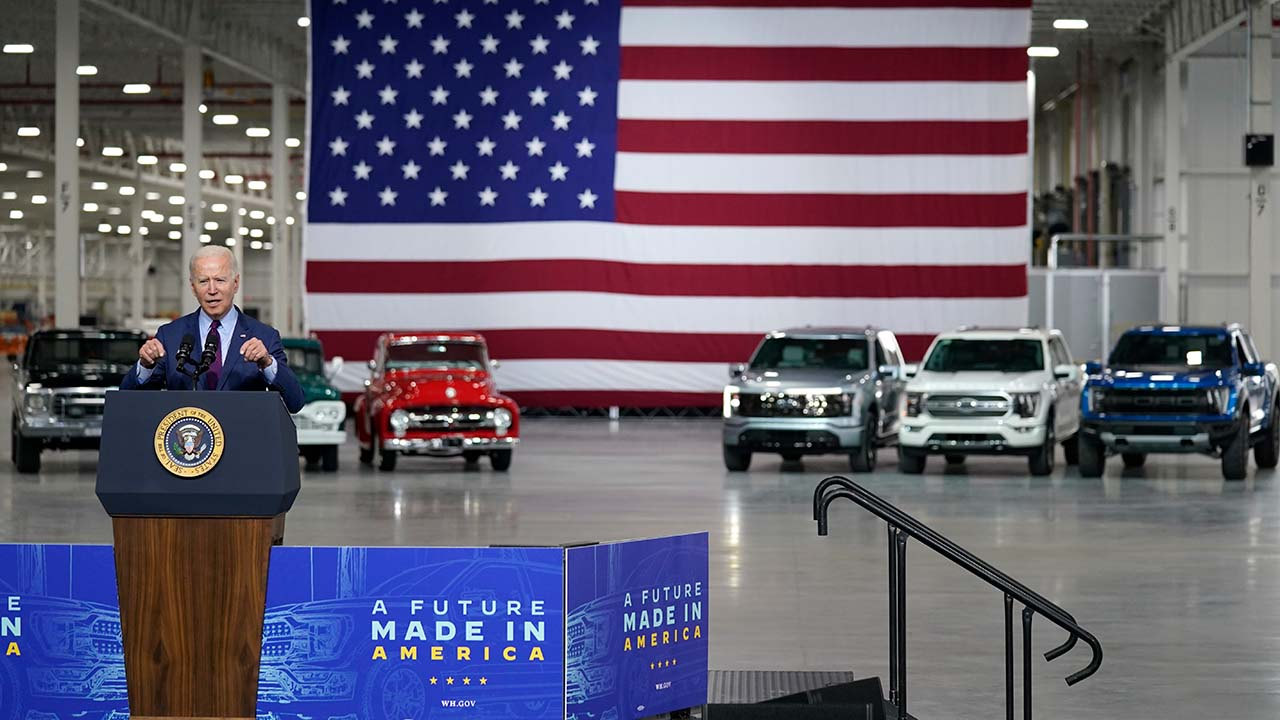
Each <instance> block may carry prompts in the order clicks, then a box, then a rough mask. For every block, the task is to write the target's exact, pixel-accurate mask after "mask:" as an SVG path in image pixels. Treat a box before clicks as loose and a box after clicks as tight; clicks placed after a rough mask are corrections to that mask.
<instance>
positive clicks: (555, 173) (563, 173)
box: [547, 160, 569, 181]
mask: <svg viewBox="0 0 1280 720" xmlns="http://www.w3.org/2000/svg"><path fill="white" fill-rule="evenodd" d="M547 170H548V171H549V172H550V173H551V179H552V181H557V180H564V179H566V178H567V177H568V175H569V166H568V165H565V164H564V163H562V162H560V161H559V160H557V161H556V164H555V165H552V166H551V167H549V168H547Z"/></svg>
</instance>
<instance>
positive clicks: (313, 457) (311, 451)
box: [298, 447, 320, 470]
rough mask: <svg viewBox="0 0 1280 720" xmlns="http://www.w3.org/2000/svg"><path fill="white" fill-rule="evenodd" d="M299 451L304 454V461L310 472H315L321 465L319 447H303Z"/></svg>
mask: <svg viewBox="0 0 1280 720" xmlns="http://www.w3.org/2000/svg"><path fill="white" fill-rule="evenodd" d="M298 451H299V452H300V453H302V459H303V460H305V461H306V462H307V469H308V470H315V469H316V468H317V467H319V465H320V448H318V447H301V448H298Z"/></svg>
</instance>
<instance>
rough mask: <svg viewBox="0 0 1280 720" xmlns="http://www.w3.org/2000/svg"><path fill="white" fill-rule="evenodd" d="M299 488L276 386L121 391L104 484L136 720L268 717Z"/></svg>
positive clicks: (108, 413) (109, 424)
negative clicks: (276, 551) (270, 582)
mask: <svg viewBox="0 0 1280 720" xmlns="http://www.w3.org/2000/svg"><path fill="white" fill-rule="evenodd" d="M298 489H299V477H298V444H297V435H296V432H295V430H294V426H293V420H292V419H291V418H290V417H289V413H288V411H287V410H286V409H285V407H284V403H283V402H282V401H281V399H280V397H279V395H277V394H276V393H269V392H183V391H164V392H123V391H122V392H113V393H108V395H107V402H106V408H105V416H104V418H103V432H102V451H101V457H100V460H99V464H98V483H97V493H98V498H99V499H100V500H101V501H102V505H103V507H104V508H105V509H106V511H107V513H108V514H109V515H111V517H112V527H113V535H114V540H115V560H116V582H117V586H118V592H119V597H120V622H121V630H122V633H123V636H124V659H125V675H126V680H127V683H128V689H129V710H130V715H131V717H133V718H134V720H147V719H149V718H243V719H252V718H254V717H255V715H256V707H257V694H258V662H259V658H260V657H261V652H262V616H263V611H264V609H265V607H266V594H267V566H268V562H269V559H270V555H271V546H272V545H273V544H278V543H279V542H280V540H281V539H282V538H283V534H284V514H285V512H286V511H288V509H289V508H290V507H291V506H292V505H293V500H294V498H296V497H297V494H298Z"/></svg>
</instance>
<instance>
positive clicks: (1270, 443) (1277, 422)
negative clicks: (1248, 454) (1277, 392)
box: [1253, 398, 1280, 470]
mask: <svg viewBox="0 0 1280 720" xmlns="http://www.w3.org/2000/svg"><path fill="white" fill-rule="evenodd" d="M1277 402H1280V398H1277V399H1276V400H1273V401H1271V417H1270V418H1269V419H1268V420H1267V428H1266V429H1265V430H1263V431H1262V441H1261V442H1259V443H1258V444H1257V445H1254V446H1253V461H1254V462H1256V463H1258V467H1259V468H1262V469H1264V470H1270V469H1272V468H1274V467H1275V466H1276V463H1277V462H1278V461H1280V413H1277V412H1276V403H1277Z"/></svg>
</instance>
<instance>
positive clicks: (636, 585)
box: [565, 533, 709, 720]
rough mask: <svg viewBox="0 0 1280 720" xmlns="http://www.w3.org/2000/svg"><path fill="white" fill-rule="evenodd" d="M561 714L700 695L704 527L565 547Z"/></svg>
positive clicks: (680, 704)
mask: <svg viewBox="0 0 1280 720" xmlns="http://www.w3.org/2000/svg"><path fill="white" fill-rule="evenodd" d="M566 555H567V562H566V567H567V572H568V583H567V587H566V591H567V592H566V595H567V601H566V602H567V605H568V608H569V617H568V620H567V621H566V623H565V624H566V626H567V631H566V632H567V640H566V652H567V655H566V661H565V662H566V667H565V693H566V694H565V717H567V718H570V720H588V719H593V720H594V719H598V720H631V719H633V718H642V717H647V716H650V715H658V714H661V713H665V712H671V711H673V710H681V709H684V708H689V707H694V706H698V705H702V704H704V703H706V701H707V648H708V645H707V622H708V613H707V611H708V608H709V603H708V602H707V567H708V565H707V559H708V556H707V534H706V533H698V534H693V535H679V536H675V537H667V538H655V539H652V540H634V541H629V542H620V543H605V544H600V545H590V546H585V547H576V548H570V549H569V550H568V551H567V553H566Z"/></svg>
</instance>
